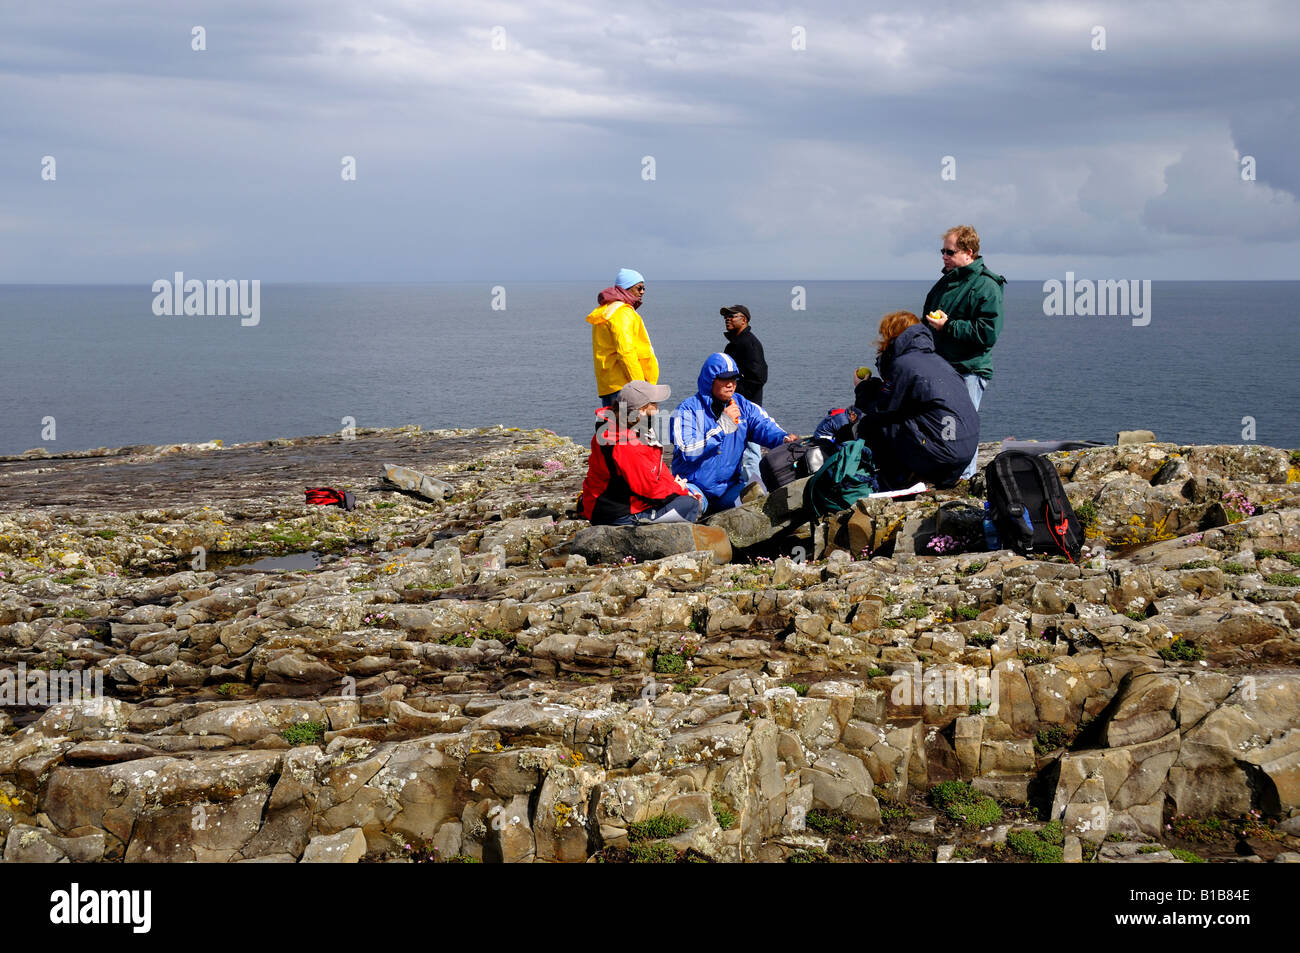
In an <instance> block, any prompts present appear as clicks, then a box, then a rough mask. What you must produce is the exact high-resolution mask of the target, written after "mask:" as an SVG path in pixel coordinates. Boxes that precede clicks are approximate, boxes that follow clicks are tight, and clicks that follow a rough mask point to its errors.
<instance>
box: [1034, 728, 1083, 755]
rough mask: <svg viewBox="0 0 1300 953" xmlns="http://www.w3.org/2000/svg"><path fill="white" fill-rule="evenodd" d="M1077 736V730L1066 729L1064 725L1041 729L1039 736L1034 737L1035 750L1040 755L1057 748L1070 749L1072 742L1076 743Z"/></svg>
mask: <svg viewBox="0 0 1300 953" xmlns="http://www.w3.org/2000/svg"><path fill="white" fill-rule="evenodd" d="M1075 734H1076V731H1075V729H1071V728H1066V727H1065V726H1064V725H1048V726H1047V727H1046V728H1040V729H1039V730H1038V734H1037V735H1035V736H1034V750H1035V751H1037V752H1038V753H1039V754H1046V753H1047V752H1049V751H1055V750H1056V749H1057V748H1066V747H1069V745H1070V742H1072V741H1074V736H1075Z"/></svg>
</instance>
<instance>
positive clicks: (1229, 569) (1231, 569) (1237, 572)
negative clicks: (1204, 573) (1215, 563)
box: [1219, 563, 1250, 576]
mask: <svg viewBox="0 0 1300 953" xmlns="http://www.w3.org/2000/svg"><path fill="white" fill-rule="evenodd" d="M1219 571H1220V572H1225V573H1227V574H1228V575H1229V576H1244V575H1246V573H1248V572H1250V570H1249V569H1247V568H1246V567H1245V566H1243V565H1242V564H1241V563H1221V564H1220V565H1219Z"/></svg>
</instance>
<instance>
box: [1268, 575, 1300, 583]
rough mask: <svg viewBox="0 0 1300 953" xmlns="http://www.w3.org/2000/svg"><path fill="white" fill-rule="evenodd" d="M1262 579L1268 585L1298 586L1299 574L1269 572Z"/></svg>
mask: <svg viewBox="0 0 1300 953" xmlns="http://www.w3.org/2000/svg"><path fill="white" fill-rule="evenodd" d="M1264 581H1265V582H1266V583H1268V584H1269V585H1270V586H1300V576H1297V575H1296V574H1295V573H1293V572H1271V573H1269V574H1268V575H1267V576H1265V577H1264Z"/></svg>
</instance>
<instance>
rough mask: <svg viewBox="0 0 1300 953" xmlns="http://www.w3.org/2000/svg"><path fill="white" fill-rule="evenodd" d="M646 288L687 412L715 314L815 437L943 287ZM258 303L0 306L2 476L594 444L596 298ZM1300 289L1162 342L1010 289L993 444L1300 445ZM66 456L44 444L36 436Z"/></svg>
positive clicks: (528, 294)
mask: <svg viewBox="0 0 1300 953" xmlns="http://www.w3.org/2000/svg"><path fill="white" fill-rule="evenodd" d="M794 284H795V283H794V282H757V283H755V282H652V283H651V284H650V288H649V293H648V294H647V296H646V303H645V304H644V306H643V307H642V309H641V313H642V316H643V317H644V319H645V321H646V325H647V327H648V328H649V331H650V336H651V340H652V341H653V342H654V345H655V350H656V352H657V353H658V355H659V360H660V366H661V368H662V377H661V382H663V383H667V384H670V385H671V386H672V388H673V398H672V399H670V401H669V404H670V405H672V404H675V403H676V401H677V400H678V399H679V398H682V397H685V396H688V395H689V394H690V393H692V392H693V391H694V389H695V378H696V376H697V374H698V373H699V368H700V364H701V363H702V361H703V360H704V358H705V357H706V356H707V355H708V354H709V353H711V352H712V351H715V350H721V349H722V347H723V345H725V343H726V341H725V339H724V338H723V337H722V319H721V318H720V317H719V316H718V308H719V307H720V306H722V305H729V304H735V303H743V304H747V305H748V306H749V308H750V310H751V311H752V313H753V315H754V322H753V325H752V327H753V330H754V332H755V333H756V334H757V335H758V337H759V339H760V340H761V341H762V342H763V346H764V348H765V350H766V352H767V359H768V363H769V365H770V368H771V379H770V382H769V383H768V385H767V388H766V394H765V397H766V406H767V409H768V411H769V412H770V413H771V414H772V415H773V416H774V417H775V418H776V419H777V421H778V422H779V423H780V424H781V425H782V426H784V427H785V428H786V429H788V430H792V431H795V432H799V433H808V432H809V431H811V430H812V428H813V427H814V426H815V425H816V423H817V422H818V420H820V419H821V417H822V415H823V414H824V413H825V412H826V410H827V409H828V408H830V407H834V406H842V405H843V403H845V402H846V401H847V400H848V399H849V398H850V397H851V394H852V390H851V387H850V380H851V375H852V372H853V369H854V368H855V367H857V366H858V365H859V364H871V363H874V350H873V347H872V341H873V340H874V338H875V329H876V325H877V324H878V322H879V319H880V317H881V316H882V315H883V314H885V313H886V312H888V311H891V310H896V309H900V308H901V309H907V310H911V311H915V312H918V313H919V312H920V310H921V306H922V304H923V301H924V297H925V292H926V290H927V289H928V287H929V282H924V281H900V282H881V281H877V282H852V281H844V282H805V283H803V284H804V287H805V288H806V303H807V309H806V310H804V311H794V310H792V309H791V287H792V286H793V285H794ZM504 287H505V289H506V309H505V310H503V311H502V310H493V309H492V300H493V298H492V288H491V286H490V285H488V284H486V283H482V284H478V283H476V284H410V285H264V286H263V287H262V291H261V319H260V322H259V323H258V324H257V325H256V326H253V327H244V326H241V323H240V319H239V318H238V317H156V316H155V315H154V314H153V311H152V307H151V306H152V302H153V297H154V296H153V293H152V291H151V290H150V288H149V286H148V285H144V284H142V285H138V286H118V285H115V286H104V287H99V286H4V287H0V332H2V333H3V341H4V346H3V349H0V400H2V401H3V406H4V408H5V413H4V414H3V415H2V416H0V453H20V452H22V451H24V450H27V449H29V448H31V447H37V446H43V447H46V448H47V449H49V450H50V451H51V452H57V451H63V450H76V449H84V448H88V447H98V446H120V445H126V444H136V443H175V442H183V441H202V440H210V439H213V438H220V439H222V440H224V441H225V442H226V443H228V444H229V443H236V442H242V441H249V440H263V439H270V438H273V437H293V436H301V435H304V434H318V433H328V432H332V431H337V430H338V429H339V428H340V426H341V421H342V419H343V418H344V417H353V418H355V419H356V423H357V426H360V427H386V426H399V425H402V424H410V423H418V424H420V425H422V426H423V427H425V428H435V427H469V426H483V425H492V424H498V423H500V424H504V425H506V426H518V427H548V428H550V429H552V430H555V431H556V432H558V433H564V434H569V435H570V436H573V437H574V438H575V439H578V440H580V441H582V442H584V443H585V442H586V441H587V440H588V439H590V434H591V425H590V421H591V420H592V411H593V409H594V408H595V406H596V399H595V379H594V375H593V372H592V366H591V334H590V327H589V325H587V324H586V322H585V321H584V320H583V319H584V316H585V315H586V313H587V312H588V311H589V310H590V309H591V308H592V307H593V306H594V303H595V294H596V292H597V291H598V290H599V287H598V285H597V283H593V284H584V283H577V282H554V283H519V284H506V285H505V286H504ZM1298 295H1300V282H1260V283H1246V282H1155V283H1154V285H1153V291H1152V302H1153V303H1152V311H1151V322H1150V324H1149V325H1148V326H1146V327H1134V326H1133V324H1132V321H1131V319H1130V318H1127V317H1048V316H1045V315H1044V314H1043V307H1042V305H1043V291H1042V284H1041V282H1025V281H1021V282H1010V283H1009V284H1008V286H1007V289H1006V323H1005V327H1004V330H1003V333H1002V337H1001V339H1000V340H999V341H998V344H997V348H996V349H995V350H994V379H993V383H992V385H991V386H990V388H989V390H988V392H987V393H986V395H985V398H984V405H983V407H982V410H981V418H982V438H983V439H985V440H994V439H999V438H1001V437H1004V436H1015V437H1018V438H1021V439H1031V438H1033V439H1051V438H1067V437H1069V438H1092V439H1098V440H1105V441H1113V440H1114V437H1115V432H1116V431H1117V430H1121V429H1134V428H1145V429H1150V430H1154V431H1155V433H1156V435H1157V436H1158V437H1159V438H1160V439H1163V440H1176V441H1188V442H1198V443H1238V442H1241V440H1242V428H1243V423H1242V418H1243V417H1247V416H1249V417H1253V418H1254V421H1255V430H1256V438H1257V440H1258V441H1259V442H1261V443H1267V444H1271V445H1274V446H1282V447H1298V446H1300V419H1297V414H1296V407H1297V405H1300V383H1298V380H1300V378H1298V376H1297V363H1298V362H1297V358H1298V357H1300V335H1297V333H1296V330H1295V328H1294V326H1293V325H1294V322H1295V321H1296V320H1297V318H1296V316H1295V313H1294V302H1295V301H1296V299H1297V296H1298ZM46 417H53V418H55V421H56V435H57V439H56V440H54V441H44V440H42V427H43V423H42V421H43V419H44V418H46Z"/></svg>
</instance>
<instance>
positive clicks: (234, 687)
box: [217, 682, 248, 696]
mask: <svg viewBox="0 0 1300 953" xmlns="http://www.w3.org/2000/svg"><path fill="white" fill-rule="evenodd" d="M246 691H248V686H247V685H241V684H240V683H239V682H222V683H221V684H220V685H218V686H217V694H218V695H227V696H229V695H242V694H243V693H244V692H246Z"/></svg>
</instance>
